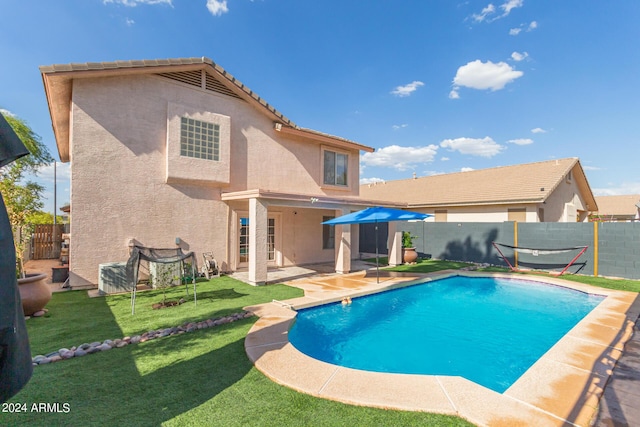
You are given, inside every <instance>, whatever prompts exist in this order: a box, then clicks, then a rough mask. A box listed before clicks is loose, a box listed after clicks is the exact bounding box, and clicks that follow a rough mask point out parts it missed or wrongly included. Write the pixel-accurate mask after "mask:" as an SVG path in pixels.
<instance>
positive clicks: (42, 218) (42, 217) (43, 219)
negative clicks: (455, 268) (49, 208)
mask: <svg viewBox="0 0 640 427" xmlns="http://www.w3.org/2000/svg"><path fill="white" fill-rule="evenodd" d="M27 222H28V223H29V224H34V225H35V224H53V214H52V213H51V212H43V211H36V212H33V213H32V214H30V215H29V216H28V217H27ZM62 223H64V217H63V216H61V215H56V224H62Z"/></svg>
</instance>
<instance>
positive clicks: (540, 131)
mask: <svg viewBox="0 0 640 427" xmlns="http://www.w3.org/2000/svg"><path fill="white" fill-rule="evenodd" d="M531 133H547V131H546V130H544V129H542V128H533V129H531Z"/></svg>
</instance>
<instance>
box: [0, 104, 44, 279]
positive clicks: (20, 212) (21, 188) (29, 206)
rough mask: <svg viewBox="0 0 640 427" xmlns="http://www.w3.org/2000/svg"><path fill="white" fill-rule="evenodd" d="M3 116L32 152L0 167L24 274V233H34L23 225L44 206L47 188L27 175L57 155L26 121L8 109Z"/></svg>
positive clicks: (0, 186)
mask: <svg viewBox="0 0 640 427" xmlns="http://www.w3.org/2000/svg"><path fill="white" fill-rule="evenodd" d="M2 115H3V117H4V118H5V120H6V121H7V123H9V125H10V126H11V128H12V129H13V130H14V132H15V133H16V134H17V135H18V137H19V138H20V140H21V141H22V143H23V144H24V145H25V146H26V147H27V149H28V150H29V152H30V153H31V155H29V156H24V157H22V158H20V159H18V160H16V161H15V162H13V163H11V164H9V165H6V166H4V167H2V168H0V193H2V197H3V198H4V203H5V205H6V208H7V214H8V215H9V221H10V222H11V227H12V229H13V236H14V241H15V246H16V257H17V260H18V265H17V269H18V271H19V273H20V274H21V275H22V276H24V271H23V257H22V254H23V252H24V248H25V244H26V242H27V240H26V239H25V238H23V237H22V236H24V235H25V234H26V235H30V233H25V231H26V230H24V229H23V228H24V227H25V226H26V224H27V218H28V216H29V215H31V214H33V213H34V212H36V211H38V210H39V209H41V208H42V206H43V203H42V200H41V199H42V193H43V191H44V187H43V186H42V185H40V184H38V183H36V182H33V181H26V182H25V181H24V178H25V175H26V174H32V175H37V174H38V170H39V168H40V167H42V166H45V165H48V164H50V163H51V162H53V157H51V154H50V153H49V150H48V149H47V147H46V146H45V145H44V144H43V143H42V140H41V138H40V136H39V135H38V134H36V133H35V132H34V131H33V130H32V129H31V128H30V127H29V125H28V124H27V123H26V122H25V121H24V120H22V119H20V118H18V117H16V116H13V115H11V114H7V113H6V111H3V112H2Z"/></svg>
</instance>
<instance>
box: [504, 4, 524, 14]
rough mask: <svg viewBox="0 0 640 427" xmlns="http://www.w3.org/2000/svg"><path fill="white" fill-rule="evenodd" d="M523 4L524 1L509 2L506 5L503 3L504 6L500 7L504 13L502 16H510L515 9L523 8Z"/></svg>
mask: <svg viewBox="0 0 640 427" xmlns="http://www.w3.org/2000/svg"><path fill="white" fill-rule="evenodd" d="M523 4H524V0H509V1H507V2H506V3H503V4H502V5H500V9H502V10H503V11H504V13H503V14H502V16H507V15H509V14H510V13H511V11H512V10H513V9H516V8H518V7H522V5H523Z"/></svg>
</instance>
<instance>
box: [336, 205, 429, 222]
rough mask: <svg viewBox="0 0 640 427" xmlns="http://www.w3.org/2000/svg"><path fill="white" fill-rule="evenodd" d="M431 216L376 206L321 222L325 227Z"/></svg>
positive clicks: (420, 218)
mask: <svg viewBox="0 0 640 427" xmlns="http://www.w3.org/2000/svg"><path fill="white" fill-rule="evenodd" d="M431 216H433V215H429V214H423V213H419V212H410V211H403V210H400V209H391V208H383V207H382V206H376V207H373V208H366V209H363V210H361V211H358V212H352V213H350V214H347V215H342V216H339V217H337V218H333V219H330V220H328V221H325V222H323V224H327V225H340V224H370V223H375V222H389V221H410V220H423V219H425V218H429V217H431Z"/></svg>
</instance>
